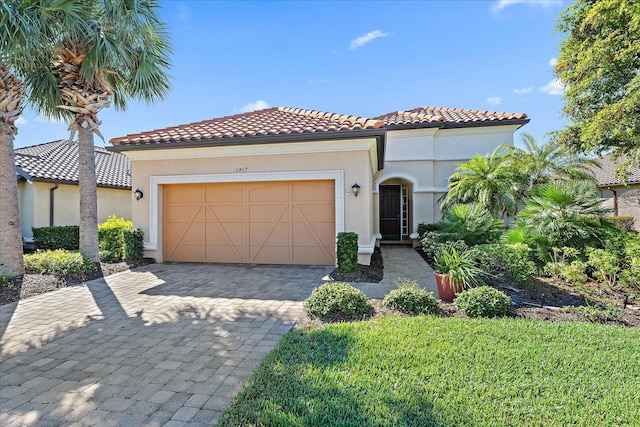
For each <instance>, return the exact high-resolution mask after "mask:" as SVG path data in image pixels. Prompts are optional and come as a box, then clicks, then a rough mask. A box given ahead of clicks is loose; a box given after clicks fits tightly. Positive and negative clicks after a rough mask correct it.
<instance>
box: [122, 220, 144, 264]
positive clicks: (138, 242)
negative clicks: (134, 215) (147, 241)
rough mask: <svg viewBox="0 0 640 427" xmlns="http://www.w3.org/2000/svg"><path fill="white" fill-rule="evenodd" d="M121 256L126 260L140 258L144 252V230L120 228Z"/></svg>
mask: <svg viewBox="0 0 640 427" xmlns="http://www.w3.org/2000/svg"><path fill="white" fill-rule="evenodd" d="M122 241H123V243H124V245H123V248H122V257H123V258H124V259H125V260H127V261H133V260H136V259H140V258H142V256H143V254H144V231H142V230H141V229H139V228H133V229H131V230H122Z"/></svg>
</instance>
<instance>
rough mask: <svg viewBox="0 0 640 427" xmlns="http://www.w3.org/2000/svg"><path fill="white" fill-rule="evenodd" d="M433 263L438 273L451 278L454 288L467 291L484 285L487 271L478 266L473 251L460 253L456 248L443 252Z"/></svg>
mask: <svg viewBox="0 0 640 427" xmlns="http://www.w3.org/2000/svg"><path fill="white" fill-rule="evenodd" d="M433 262H434V264H435V271H436V273H438V274H445V275H447V276H449V280H450V281H451V284H452V286H454V288H462V289H467V288H470V287H472V286H476V285H484V280H483V279H482V276H483V275H484V274H485V271H484V270H483V269H482V268H481V267H480V266H479V265H478V263H477V262H476V260H475V258H474V256H473V252H471V251H460V252H459V251H457V250H456V249H455V248H451V249H448V250H443V251H442V252H440V254H439V256H437V257H435V258H434V259H433ZM462 289H460V290H462ZM456 292H457V291H456Z"/></svg>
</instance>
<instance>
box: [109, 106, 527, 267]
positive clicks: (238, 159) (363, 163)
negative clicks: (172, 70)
mask: <svg viewBox="0 0 640 427" xmlns="http://www.w3.org/2000/svg"><path fill="white" fill-rule="evenodd" d="M528 121H529V120H528V119H527V117H526V115H524V114H509V113H495V112H486V111H472V110H458V109H445V108H427V107H425V108H418V109H415V110H410V111H404V112H393V113H389V114H385V115H383V116H380V117H378V118H374V119H369V118H363V117H355V116H348V115H340V114H331V113H323V112H318V111H312V110H304V109H294V108H269V109H265V110H260V111H254V112H251V113H245V114H238V115H235V116H230V117H222V118H217V119H213V120H208V121H203V122H198V123H191V124H185V125H181V126H176V127H170V128H166V129H160V130H154V131H149V132H142V133H139V134H135V135H127V136H124V137H119V138H113V139H112V140H111V141H110V142H111V143H112V144H114V146H113V147H109V150H110V151H114V152H122V153H124V154H126V155H127V156H128V157H129V158H130V159H131V162H132V173H133V187H134V188H139V189H141V190H142V191H143V192H144V197H143V198H142V199H140V200H139V201H137V202H134V204H133V208H132V215H133V221H134V224H135V225H136V226H137V227H140V228H142V229H143V230H144V232H145V249H146V254H147V255H148V256H152V257H155V258H156V260H158V261H199V262H236V263H273V264H324V265H334V264H335V240H336V234H337V233H338V232H341V231H354V232H356V233H358V235H359V242H358V243H359V262H360V263H363V264H368V263H369V261H370V257H371V253H373V250H374V247H375V245H376V242H377V240H379V239H382V240H388V241H407V243H409V242H410V241H411V239H415V238H417V227H418V224H419V223H421V222H434V221H436V220H438V219H439V217H440V211H439V208H438V203H437V200H438V198H439V197H440V196H441V195H442V194H444V193H445V192H446V191H447V180H448V178H449V176H450V175H451V174H452V173H453V171H454V170H455V168H456V167H457V165H458V164H460V163H461V162H465V161H467V160H468V159H470V158H471V157H472V156H473V155H474V154H476V153H481V154H489V153H491V151H493V149H494V148H495V147H497V146H498V145H500V144H513V133H514V131H515V130H516V129H518V128H519V127H521V126H522V125H524V124H526V123H528Z"/></svg>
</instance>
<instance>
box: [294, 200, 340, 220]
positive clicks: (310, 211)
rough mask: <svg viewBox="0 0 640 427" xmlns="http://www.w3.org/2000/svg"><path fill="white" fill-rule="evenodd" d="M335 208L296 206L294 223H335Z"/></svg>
mask: <svg viewBox="0 0 640 427" xmlns="http://www.w3.org/2000/svg"><path fill="white" fill-rule="evenodd" d="M334 217H335V208H334V207H333V206H332V205H326V204H313V205H300V204H296V206H295V209H294V210H293V222H330V223H332V224H333V223H335V219H334Z"/></svg>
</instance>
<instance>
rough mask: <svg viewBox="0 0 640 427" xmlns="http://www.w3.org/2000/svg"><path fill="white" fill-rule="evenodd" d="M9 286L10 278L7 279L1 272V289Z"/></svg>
mask: <svg viewBox="0 0 640 427" xmlns="http://www.w3.org/2000/svg"><path fill="white" fill-rule="evenodd" d="M8 286H9V277H7V276H6V275H5V274H4V273H3V272H2V271H0V289H2V288H5V287H8Z"/></svg>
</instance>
